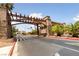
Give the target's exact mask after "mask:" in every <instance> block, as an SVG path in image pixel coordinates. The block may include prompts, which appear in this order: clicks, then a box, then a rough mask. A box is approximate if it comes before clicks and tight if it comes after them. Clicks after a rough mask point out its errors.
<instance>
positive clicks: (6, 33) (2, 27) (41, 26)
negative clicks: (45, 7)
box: [0, 4, 54, 38]
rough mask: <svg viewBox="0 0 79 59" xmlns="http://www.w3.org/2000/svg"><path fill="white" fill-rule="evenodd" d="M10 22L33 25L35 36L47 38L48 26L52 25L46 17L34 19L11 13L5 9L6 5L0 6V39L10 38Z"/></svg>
mask: <svg viewBox="0 0 79 59" xmlns="http://www.w3.org/2000/svg"><path fill="white" fill-rule="evenodd" d="M11 21H16V22H22V23H26V24H34V25H36V26H37V34H38V35H41V34H44V35H45V36H49V30H48V29H49V26H51V25H52V24H54V23H52V22H51V21H49V20H48V17H44V18H35V17H29V16H25V15H22V14H17V13H13V12H12V11H10V10H9V9H8V8H7V7H6V4H3V5H1V4H0V38H2V37H4V38H10V37H11V36H12V30H11V29H12V25H11Z"/></svg>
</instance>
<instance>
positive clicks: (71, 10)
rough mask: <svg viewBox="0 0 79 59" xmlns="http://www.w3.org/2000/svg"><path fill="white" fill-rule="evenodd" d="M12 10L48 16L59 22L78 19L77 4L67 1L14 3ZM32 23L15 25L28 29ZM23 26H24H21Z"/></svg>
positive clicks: (21, 28) (78, 10)
mask: <svg viewBox="0 0 79 59" xmlns="http://www.w3.org/2000/svg"><path fill="white" fill-rule="evenodd" d="M13 12H18V13H21V14H23V15H24V14H25V15H37V17H38V16H40V17H44V16H47V15H48V16H50V17H51V19H52V21H55V22H60V23H67V24H69V23H74V22H75V21H77V20H79V19H78V18H79V4H76V3H75V4H71V3H70V4H68V3H65V4H64V3H62V4H61V3H59V4H58V3H57V4H56V3H35V4H34V3H16V4H14V9H13ZM31 26H32V25H24V24H22V25H17V26H16V27H17V28H19V29H20V30H23V31H30V29H29V30H28V29H27V28H30V27H31ZM23 27H24V28H23Z"/></svg>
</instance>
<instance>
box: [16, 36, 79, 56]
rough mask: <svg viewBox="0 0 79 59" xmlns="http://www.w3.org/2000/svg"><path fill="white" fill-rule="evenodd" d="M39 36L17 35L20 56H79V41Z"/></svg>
mask: <svg viewBox="0 0 79 59" xmlns="http://www.w3.org/2000/svg"><path fill="white" fill-rule="evenodd" d="M55 39H56V38H54V39H53V38H52V39H50V38H44V37H37V36H23V35H17V44H18V46H17V52H18V53H17V55H18V56H54V55H55V56H56V55H57V56H58V55H60V56H79V46H75V45H69V44H67V43H79V41H66V40H55Z"/></svg>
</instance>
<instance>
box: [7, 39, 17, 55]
mask: <svg viewBox="0 0 79 59" xmlns="http://www.w3.org/2000/svg"><path fill="white" fill-rule="evenodd" d="M13 42H14V43H13V46H12V48H11V49H10V51H9V54H8V56H12V54H13V50H14V47H15V44H16V41H15V39H13Z"/></svg>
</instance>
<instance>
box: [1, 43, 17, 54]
mask: <svg viewBox="0 0 79 59" xmlns="http://www.w3.org/2000/svg"><path fill="white" fill-rule="evenodd" d="M15 45H16V42H13V45H11V46H6V47H2V48H0V56H12V54H13V50H14V47H15Z"/></svg>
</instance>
